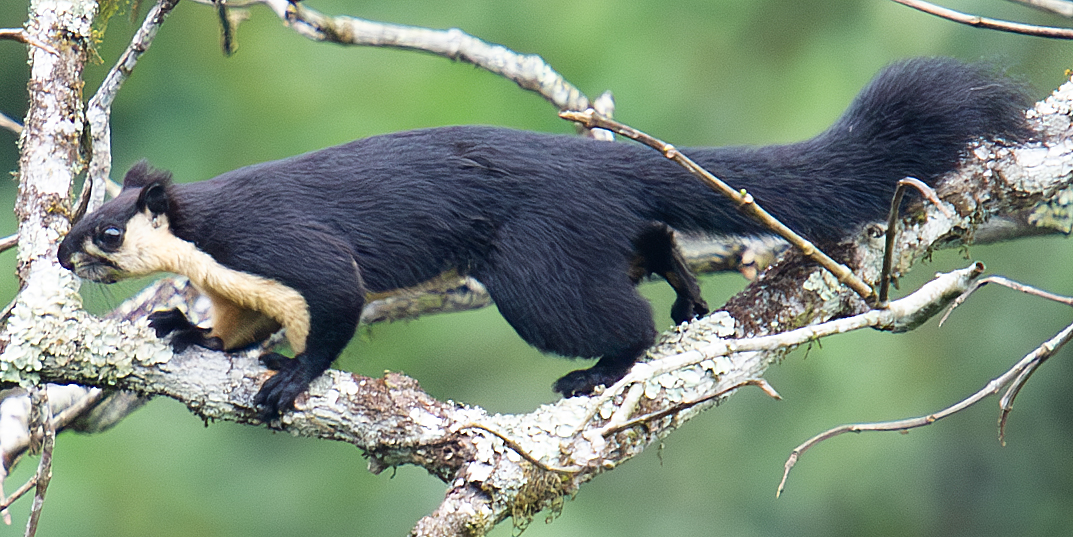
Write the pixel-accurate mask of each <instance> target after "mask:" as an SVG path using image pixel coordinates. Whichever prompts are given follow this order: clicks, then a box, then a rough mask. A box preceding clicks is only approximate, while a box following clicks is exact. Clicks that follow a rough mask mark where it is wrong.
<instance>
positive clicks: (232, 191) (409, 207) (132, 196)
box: [59, 58, 1031, 419]
mask: <svg viewBox="0 0 1073 537" xmlns="http://www.w3.org/2000/svg"><path fill="white" fill-rule="evenodd" d="M1026 104H1027V98H1026V96H1025V93H1024V91H1023V90H1022V88H1021V87H1020V85H1018V84H1016V83H1014V82H1011V81H1010V80H1008V79H1006V78H1005V77H1003V76H1000V75H997V74H995V73H993V72H992V71H991V70H990V69H988V68H985V67H981V66H978V65H969V64H964V63H961V62H958V61H956V60H952V59H941V58H939V59H936V58H931V59H913V60H908V61H902V62H900V63H896V64H894V65H891V66H889V67H887V68H886V69H884V70H883V71H882V72H881V73H879V75H877V76H876V77H875V79H873V80H872V81H871V82H870V83H869V84H868V86H867V87H865V88H864V90H862V91H861V93H860V94H859V95H858V96H857V97H856V99H855V100H854V101H853V102H852V103H851V104H850V106H849V108H848V109H847V110H846V111H845V112H844V113H843V114H842V116H841V117H840V118H839V119H838V120H837V121H836V122H835V123H834V125H832V126H831V127H830V128H828V129H827V130H826V131H824V132H823V133H821V134H819V135H818V136H816V137H815V138H812V139H810V140H806V141H803V142H799V143H794V144H788V145H776V146H768V147H718V148H708V147H699V148H692V149H684V150H683V152H684V153H685V154H687V155H689V156H690V157H692V158H693V159H694V160H696V161H697V162H698V163H699V164H701V165H702V166H704V167H705V168H707V169H708V170H709V171H711V172H712V173H714V174H715V175H716V176H718V177H720V178H722V179H723V180H724V181H726V182H727V183H729V184H730V185H732V186H734V187H735V188H742V189H746V190H748V191H749V192H750V193H751V194H752V195H753V196H754V197H755V198H756V199H757V201H758V202H759V203H760V204H761V205H762V206H763V207H765V208H766V209H767V210H768V211H769V212H771V213H773V214H774V215H775V216H776V217H777V218H779V219H780V220H781V221H782V222H784V223H785V224H787V225H788V226H790V227H791V228H793V229H794V230H796V231H797V232H799V233H802V234H804V235H805V236H806V237H808V238H810V239H812V240H813V241H818V242H820V243H821V244H824V243H831V242H834V241H837V240H839V239H842V238H845V237H847V236H850V235H851V234H853V233H855V232H857V231H859V229H860V228H861V226H862V225H863V224H866V223H870V222H874V221H878V220H881V219H882V218H883V216H884V215H885V214H886V212H887V210H888V208H889V204H890V199H891V196H892V194H893V192H894V189H895V184H896V182H897V181H898V180H899V179H902V178H904V177H907V176H911V177H916V178H918V179H921V180H923V181H925V182H927V183H929V184H933V183H934V182H935V181H936V180H937V179H938V178H939V177H940V176H942V175H943V174H945V173H947V172H950V171H952V170H953V169H954V168H955V167H956V165H957V163H958V161H959V159H961V158H962V157H963V156H965V154H966V152H967V149H968V148H969V146H970V144H971V143H973V142H974V141H975V140H978V139H982V138H991V139H995V138H1003V139H1007V140H1011V141H1016V140H1023V139H1026V138H1027V137H1029V136H1030V134H1031V133H1030V132H1029V131H1028V127H1027V124H1026V121H1025V117H1024V107H1025V106H1026ZM672 230H673V231H680V232H691V233H701V234H709V235H733V234H757V233H765V230H764V229H762V228H761V227H760V226H759V225H758V224H756V223H755V222H752V221H750V220H749V219H747V218H745V217H743V216H742V215H741V214H739V213H738V212H737V211H736V210H735V208H734V207H733V206H732V205H731V203H729V202H728V201H727V200H726V199H724V198H723V197H722V196H720V195H719V194H717V193H715V192H714V191H712V190H711V189H710V188H709V187H707V186H705V185H704V184H702V183H701V182H700V181H698V180H696V179H695V178H693V177H692V176H690V175H689V174H688V173H687V172H686V171H685V170H684V169H682V168H681V167H679V166H678V165H677V164H675V163H673V162H670V161H668V160H667V159H665V158H663V157H662V156H661V155H660V154H659V153H658V152H656V151H653V150H651V149H649V148H647V147H643V146H640V145H638V144H634V143H609V142H602V141H596V140H592V139H589V138H584V137H578V136H568V135H552V134H540V133H533V132H525V131H518V130H511V129H505V128H496V127H483V126H458V127H443V128H432V129H424V130H415V131H408V132H399V133H393V134H385V135H382V136H373V137H371V138H366V139H362V140H357V141H354V142H350V143H347V144H343V145H340V146H336V147H329V148H327V149H322V150H319V151H314V152H311V153H307V154H304V155H299V156H295V157H291V158H287V159H283V160H279V161H274V162H266V163H262V164H255V165H252V166H247V167H244V168H240V169H238V170H234V171H231V172H228V173H225V174H223V175H220V176H218V177H216V178H214V179H211V180H208V181H202V182H195V183H185V184H178V183H173V182H172V181H171V176H170V174H169V173H166V172H162V171H158V170H153V169H151V168H150V167H149V166H148V165H147V164H146V163H145V162H144V161H143V162H140V163H138V164H136V165H135V166H134V167H132V168H131V169H130V171H129V172H127V175H126V177H125V179H124V184H123V190H122V192H121V193H120V194H119V195H118V196H116V198H115V199H113V200H111V201H109V202H108V203H106V204H104V206H102V207H101V208H100V209H98V210H97V211H95V212H93V213H91V214H89V215H87V216H86V217H85V218H83V219H82V220H81V221H79V222H78V223H76V224H75V225H74V226H73V227H72V229H71V231H70V233H69V234H68V235H67V237H66V239H65V240H64V241H63V243H62V244H61V245H60V248H59V260H60V263H61V264H62V265H63V266H64V267H66V268H68V269H71V270H73V271H74V272H75V273H76V274H78V275H79V276H81V277H83V278H86V279H89V280H95V281H101V282H112V281H115V280H116V279H118V278H123V277H128V276H134V275H141V274H148V273H152V272H160V271H164V272H173V273H178V274H183V275H185V276H187V277H189V278H190V280H191V281H192V282H193V283H194V285H195V286H196V287H197V288H199V289H200V290H201V291H202V292H203V293H205V294H206V295H207V296H208V297H209V298H210V299H211V301H212V306H213V312H212V328H211V329H206V328H199V327H197V326H195V325H193V324H192V323H190V322H189V321H188V320H187V319H186V317H185V316H184V315H183V314H182V313H181V312H179V311H177V310H170V311H164V312H157V313H154V314H152V315H151V317H150V322H151V325H152V326H153V327H154V328H155V330H156V332H157V334H158V336H160V337H164V336H166V335H169V334H170V335H171V336H172V338H173V339H172V345H173V346H174V348H176V349H177V350H181V349H184V348H186V347H187V346H189V345H191V344H195V345H201V346H204V347H208V348H211V349H222V350H231V349H237V348H242V347H247V346H250V345H252V344H254V343H257V342H260V341H262V340H264V339H265V338H267V337H268V336H269V335H270V334H271V333H272V332H274V331H276V330H278V329H279V328H280V327H284V328H286V335H287V339H288V340H289V342H290V346H291V348H292V349H293V350H294V352H295V354H296V355H295V357H294V359H285V358H284V357H282V356H280V355H278V354H275V353H268V354H266V355H265V361H266V363H269V364H272V365H273V366H274V367H276V368H278V371H277V372H276V374H275V375H274V376H272V377H271V378H269V379H268V380H267V381H266V382H265V383H264V385H263V386H262V387H261V389H260V391H259V392H258V394H257V396H256V399H255V402H256V404H258V405H259V406H260V409H261V410H260V413H261V416H262V417H263V418H264V419H271V418H274V417H276V416H278V415H279V413H281V412H283V411H286V410H288V409H291V408H293V404H294V400H295V398H296V397H297V396H298V395H299V394H301V393H302V392H303V391H304V390H305V389H306V388H307V387H308V385H309V383H310V382H311V381H312V380H313V379H315V378H316V377H317V376H319V375H320V374H321V373H323V372H324V371H325V370H326V369H327V368H328V367H329V366H330V365H331V363H332V361H333V360H334V359H335V357H336V356H337V355H338V354H339V353H340V352H341V351H342V349H343V347H344V346H346V344H347V342H348V341H349V340H350V339H351V337H352V336H353V335H354V332H355V329H356V326H357V324H358V318H359V315H360V313H361V309H362V305H363V304H364V303H365V300H366V297H367V295H368V294H370V293H381V292H385V291H389V290H392V289H398V288H403V287H408V286H412V285H415V284H418V283H420V282H423V281H425V280H428V279H430V278H432V277H434V276H437V275H439V274H441V273H443V272H445V271H447V270H452V269H453V270H456V271H458V272H459V273H460V274H465V275H469V276H472V277H473V278H475V279H476V280H478V281H480V282H481V283H482V284H483V285H484V286H485V287H486V288H487V289H488V293H489V294H490V295H491V297H492V299H493V300H494V301H495V304H496V305H497V306H498V308H499V311H500V313H502V315H503V317H505V318H506V320H507V321H508V322H509V323H510V325H511V326H513V327H514V329H515V330H517V332H518V334H519V335H520V336H521V337H522V338H523V339H524V340H525V341H527V342H528V343H529V344H531V345H533V346H534V347H536V348H538V349H540V350H541V351H544V352H550V353H555V354H558V355H562V356H567V357H580V358H599V361H598V362H597V363H596V365H594V366H593V367H591V368H589V369H582V370H578V371H573V372H571V373H569V374H567V375H566V376H564V377H562V378H560V379H559V380H558V381H557V382H556V383H555V385H554V389H555V391H557V392H559V393H561V394H563V395H565V396H575V395H581V394H588V393H591V392H592V390H593V389H594V388H595V387H596V386H599V385H609V384H610V383H613V382H614V381H616V380H618V379H620V378H621V377H622V376H623V375H625V374H626V372H627V371H628V370H629V368H630V367H631V366H632V365H633V363H634V362H635V361H636V360H637V359H638V358H639V357H640V356H641V355H642V354H643V353H644V352H645V350H646V349H647V348H649V347H650V346H651V345H652V344H653V342H654V340H655V337H656V330H655V328H654V327H653V320H652V312H651V309H650V306H649V304H648V302H647V301H646V300H645V299H644V298H642V297H641V295H640V294H638V292H637V290H636V285H637V283H638V282H639V281H640V280H641V279H642V278H644V277H646V276H648V275H650V274H657V275H660V276H662V277H664V278H666V279H667V281H668V282H669V283H670V284H671V285H672V286H673V287H674V288H675V291H676V292H677V295H678V297H677V300H676V302H675V304H674V307H673V308H672V317H673V320H674V321H675V322H676V323H678V322H682V321H686V320H689V319H692V318H693V317H694V316H700V315H704V314H706V313H707V312H708V308H707V305H706V304H705V303H704V301H703V299H702V298H701V297H700V293H699V289H698V286H697V282H696V279H695V277H694V276H693V275H692V274H691V273H690V272H689V270H688V269H687V268H686V267H685V265H684V264H683V262H682V258H681V255H680V254H679V252H678V250H677V247H676V245H675V244H674V239H673V233H672Z"/></svg>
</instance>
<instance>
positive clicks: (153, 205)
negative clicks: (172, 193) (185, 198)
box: [138, 182, 170, 216]
mask: <svg viewBox="0 0 1073 537" xmlns="http://www.w3.org/2000/svg"><path fill="white" fill-rule="evenodd" d="M169 203H170V202H169V201H168V190H167V188H165V186H164V184H163V183H161V182H154V183H151V184H148V185H146V186H144V187H142V191H141V193H139V194H138V211H145V210H147V209H148V210H149V212H150V213H151V214H153V215H154V216H155V215H158V214H166V213H167V212H168V206H169Z"/></svg>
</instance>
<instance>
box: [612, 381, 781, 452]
mask: <svg viewBox="0 0 1073 537" xmlns="http://www.w3.org/2000/svg"><path fill="white" fill-rule="evenodd" d="M745 386H756V387H758V388H760V389H761V390H762V391H763V392H764V393H766V394H767V395H768V396H769V397H771V398H772V399H775V400H778V401H781V400H782V396H781V395H779V392H777V391H775V388H774V387H772V386H771V384H770V383H768V381H767V380H765V379H763V378H756V379H749V380H743V381H741V382H739V383H737V384H735V385H733V386H730V387H727V388H724V389H722V390H719V391H718V392H715V393H710V394H707V395H705V396H704V397H700V398H698V399H694V400H692V401H683V402H681V403H678V404H677V405H674V406H673V407H670V408H665V409H663V410H659V411H657V412H652V413H650V414H645V415H644V416H637V417H635V418H630V419H628V420H626V421H623V422H622V423H618V424H615V425H613V426H610V427H605V428H603V429H601V430H600V435H601V436H605V437H606V436H610V435H613V434H615V433H617V432H619V431H623V430H626V429H629V428H630V427H633V426H635V425H641V424H644V423H648V422H650V421H654V420H658V419H660V418H665V417H667V416H670V415H672V414H678V413H679V412H682V411H683V410H687V409H689V408H692V407H695V406H697V405H699V404H701V403H704V402H707V401H711V400H712V399H718V398H720V397H723V396H725V395H729V394H730V393H731V392H733V391H735V390H737V389H738V388H744V387H745Z"/></svg>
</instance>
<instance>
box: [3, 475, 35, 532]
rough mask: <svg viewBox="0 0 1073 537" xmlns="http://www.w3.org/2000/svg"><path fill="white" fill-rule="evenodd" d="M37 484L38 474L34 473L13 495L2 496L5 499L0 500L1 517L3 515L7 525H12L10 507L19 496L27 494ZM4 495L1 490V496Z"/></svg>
mask: <svg viewBox="0 0 1073 537" xmlns="http://www.w3.org/2000/svg"><path fill="white" fill-rule="evenodd" d="M36 486H37V476H36V475H32V476H30V479H28V480H26V482H25V483H23V484H22V486H21V487H19V488H18V490H16V491H15V492H12V493H11V496H8V497H6V498H0V499H2V500H3V501H0V517H3V520H4V524H5V525H7V526H10V525H11V513H10V512H8V507H11V504H13V503H15V501H16V500H18V499H19V498H21V497H23V496H25V495H26V493H27V492H30V489H32V488H34V487H36ZM2 496H3V492H2V491H0V497H2Z"/></svg>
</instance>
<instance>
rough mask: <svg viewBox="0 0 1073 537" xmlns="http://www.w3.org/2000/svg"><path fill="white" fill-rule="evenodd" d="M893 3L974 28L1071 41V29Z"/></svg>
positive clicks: (917, 2)
mask: <svg viewBox="0 0 1073 537" xmlns="http://www.w3.org/2000/svg"><path fill="white" fill-rule="evenodd" d="M893 1H894V2H897V3H899V4H902V5H903V6H909V7H911V8H913V9H916V10H919V11H923V12H924V13H928V14H930V15H935V16H936V17H941V18H944V19H947V20H951V21H954V22H957V23H961V24H967V25H969V26H974V27H976V28H986V29H989V30H999V31H1001V32H1010V33H1014V34H1024V35H1034V36H1037V37H1049V38H1052V39H1073V29H1070V28H1056V27H1053V26H1036V25H1034V24H1024V23H1020V22H1011V21H1003V20H998V19H989V18H987V17H980V16H977V15H969V14H967V13H962V12H960V11H955V10H953V9H948V8H945V7H942V6H937V5H935V4H932V3H931V2H924V1H923V0H893Z"/></svg>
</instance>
